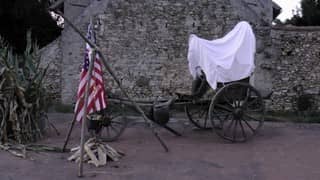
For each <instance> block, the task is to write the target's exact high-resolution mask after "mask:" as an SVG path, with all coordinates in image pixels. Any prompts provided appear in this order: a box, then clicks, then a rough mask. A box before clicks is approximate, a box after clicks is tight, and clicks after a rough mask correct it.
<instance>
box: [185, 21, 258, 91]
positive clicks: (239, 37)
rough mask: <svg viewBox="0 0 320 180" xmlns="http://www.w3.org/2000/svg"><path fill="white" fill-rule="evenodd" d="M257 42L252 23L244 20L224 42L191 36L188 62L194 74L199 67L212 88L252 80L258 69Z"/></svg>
mask: <svg viewBox="0 0 320 180" xmlns="http://www.w3.org/2000/svg"><path fill="white" fill-rule="evenodd" d="M255 50H256V39H255V35H254V33H253V31H252V28H251V26H250V25H249V23H247V22H245V21H242V22H240V23H238V24H237V25H236V26H235V27H234V28H233V30H232V31H230V32H229V33H228V34H227V35H225V36H224V37H223V38H221V39H215V40H212V41H209V40H206V39H202V38H199V37H197V36H196V35H194V34H192V35H190V37H189V50H188V61H189V70H190V72H191V75H192V76H193V77H194V78H195V77H196V68H197V67H200V68H201V69H202V70H203V72H204V73H205V75H206V78H207V81H208V83H209V85H210V86H211V88H213V89H216V87H217V82H222V83H225V82H231V81H237V80H240V79H244V78H246V77H249V76H250V75H251V74H252V73H253V71H254V68H255V65H254V54H255Z"/></svg>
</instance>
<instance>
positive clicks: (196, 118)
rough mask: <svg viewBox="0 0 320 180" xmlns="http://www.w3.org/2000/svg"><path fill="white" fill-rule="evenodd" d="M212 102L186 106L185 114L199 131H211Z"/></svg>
mask: <svg viewBox="0 0 320 180" xmlns="http://www.w3.org/2000/svg"><path fill="white" fill-rule="evenodd" d="M209 105H210V101H205V100H202V101H196V102H192V103H190V104H187V105H186V106H185V113H186V114H187V117H188V119H189V121H190V122H191V123H192V124H193V125H194V126H196V127H197V128H199V129H211V128H212V124H211V122H210V120H209V116H208V110H209Z"/></svg>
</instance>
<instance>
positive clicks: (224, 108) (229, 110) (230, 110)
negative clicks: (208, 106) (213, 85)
mask: <svg viewBox="0 0 320 180" xmlns="http://www.w3.org/2000/svg"><path fill="white" fill-rule="evenodd" d="M216 107H218V108H220V109H223V110H225V111H228V112H233V110H232V109H230V108H228V107H226V106H224V105H221V104H217V105H216Z"/></svg>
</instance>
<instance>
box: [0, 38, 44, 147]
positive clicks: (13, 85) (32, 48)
mask: <svg viewBox="0 0 320 180" xmlns="http://www.w3.org/2000/svg"><path fill="white" fill-rule="evenodd" d="M47 69H48V66H47V67H44V68H43V67H41V66H40V56H39V49H38V47H37V45H36V44H33V43H32V42H31V33H30V32H28V33H27V46H26V50H25V51H24V53H23V55H16V54H14V53H13V51H12V49H11V48H10V47H9V46H8V45H7V44H6V43H5V42H4V41H3V40H2V39H0V141H1V142H8V141H9V140H13V141H16V142H18V143H27V142H32V141H36V140H37V139H39V138H40V137H41V136H42V133H43V130H44V126H45V122H46V118H45V117H46V113H45V109H46V90H45V88H44V85H43V83H42V81H43V78H44V76H45V74H46V72H47Z"/></svg>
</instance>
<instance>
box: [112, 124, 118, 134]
mask: <svg viewBox="0 0 320 180" xmlns="http://www.w3.org/2000/svg"><path fill="white" fill-rule="evenodd" d="M110 128H111V129H113V130H114V131H115V132H116V133H119V132H120V131H119V129H117V128H115V127H114V126H112V125H110Z"/></svg>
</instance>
